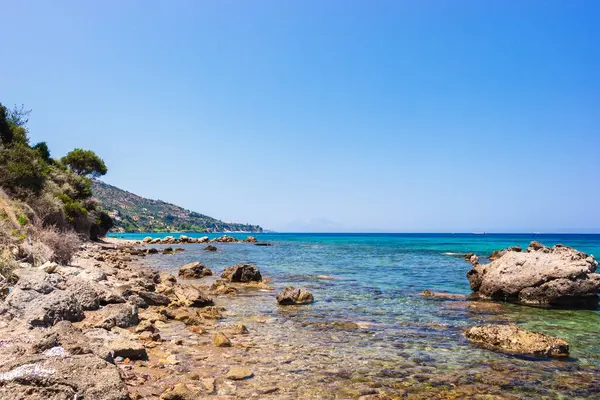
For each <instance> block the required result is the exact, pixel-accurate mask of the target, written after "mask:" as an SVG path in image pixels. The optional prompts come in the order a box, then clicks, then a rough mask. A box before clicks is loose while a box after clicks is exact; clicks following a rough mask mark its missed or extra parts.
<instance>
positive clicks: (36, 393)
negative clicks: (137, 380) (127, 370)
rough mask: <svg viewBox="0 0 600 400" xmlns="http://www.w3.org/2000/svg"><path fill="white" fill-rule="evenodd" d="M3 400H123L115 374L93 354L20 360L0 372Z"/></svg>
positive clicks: (123, 392)
mask: <svg viewBox="0 0 600 400" xmlns="http://www.w3.org/2000/svg"><path fill="white" fill-rule="evenodd" d="M0 397H2V398H6V399H24V398H27V399H40V400H41V399H65V400H66V399H97V400H127V399H129V394H128V392H127V387H126V386H125V383H124V382H123V380H122V379H121V377H120V374H119V370H118V369H117V367H116V366H115V365H113V364H110V363H108V362H106V361H104V360H102V359H101V358H99V357H97V356H95V355H93V354H81V355H70V354H62V355H61V356H53V355H51V354H50V355H38V356H32V357H22V358H20V359H18V360H16V361H13V362H11V363H9V364H8V365H5V366H4V367H3V368H2V369H1V370H0Z"/></svg>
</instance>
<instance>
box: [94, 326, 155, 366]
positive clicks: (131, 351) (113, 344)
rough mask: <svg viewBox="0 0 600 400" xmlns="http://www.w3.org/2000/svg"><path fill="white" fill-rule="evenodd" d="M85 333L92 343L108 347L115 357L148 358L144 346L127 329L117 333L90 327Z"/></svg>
mask: <svg viewBox="0 0 600 400" xmlns="http://www.w3.org/2000/svg"><path fill="white" fill-rule="evenodd" d="M117 332H119V331H117ZM84 335H85V336H86V337H87V338H88V339H89V340H90V343H92V344H94V345H101V346H104V347H106V348H108V349H109V350H110V351H112V353H113V356H114V357H123V358H129V359H130V360H145V359H147V358H148V356H147V354H146V349H145V348H144V346H143V345H142V344H141V343H140V342H138V341H137V340H135V336H134V335H133V334H127V333H126V331H125V332H119V333H115V332H109V331H107V330H105V329H90V330H87V331H85V332H84Z"/></svg>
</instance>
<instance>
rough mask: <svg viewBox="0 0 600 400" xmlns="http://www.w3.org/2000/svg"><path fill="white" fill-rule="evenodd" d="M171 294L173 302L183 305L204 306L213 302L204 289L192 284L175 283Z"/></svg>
mask: <svg viewBox="0 0 600 400" xmlns="http://www.w3.org/2000/svg"><path fill="white" fill-rule="evenodd" d="M172 296H173V298H172V300H173V303H175V304H177V305H179V306H183V307H206V306H212V305H213V304H214V303H213V301H212V299H211V298H210V297H209V296H208V295H207V294H206V293H205V292H204V291H202V290H200V289H199V288H197V287H195V286H192V285H175V286H174V287H173V289H172Z"/></svg>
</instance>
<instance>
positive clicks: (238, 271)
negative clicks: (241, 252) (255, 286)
mask: <svg viewBox="0 0 600 400" xmlns="http://www.w3.org/2000/svg"><path fill="white" fill-rule="evenodd" d="M221 278H223V279H224V280H226V281H229V282H242V283H247V282H260V281H262V275H261V274H260V271H259V270H258V268H256V266H254V265H250V264H238V265H233V266H231V267H227V268H225V270H224V271H223V273H222V274H221Z"/></svg>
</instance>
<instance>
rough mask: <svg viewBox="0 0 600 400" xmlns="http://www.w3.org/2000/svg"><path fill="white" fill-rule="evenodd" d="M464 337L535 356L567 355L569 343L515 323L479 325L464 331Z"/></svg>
mask: <svg viewBox="0 0 600 400" xmlns="http://www.w3.org/2000/svg"><path fill="white" fill-rule="evenodd" d="M465 337H466V338H467V339H468V340H469V341H470V342H473V343H477V344H479V345H482V346H484V347H486V348H489V349H492V350H498V351H502V352H507V353H514V354H532V355H535V356H548V357H567V356H568V355H569V344H568V343H567V342H566V341H564V340H563V339H560V338H556V337H552V336H547V335H544V334H541V333H537V332H528V331H526V330H524V329H522V328H519V327H518V326H516V325H481V326H474V327H471V328H469V329H467V331H466V332H465Z"/></svg>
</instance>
